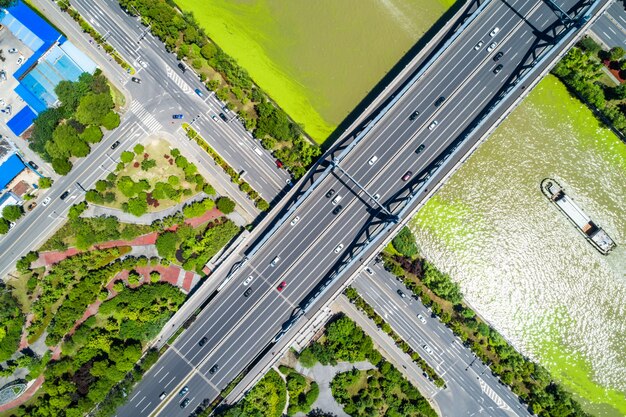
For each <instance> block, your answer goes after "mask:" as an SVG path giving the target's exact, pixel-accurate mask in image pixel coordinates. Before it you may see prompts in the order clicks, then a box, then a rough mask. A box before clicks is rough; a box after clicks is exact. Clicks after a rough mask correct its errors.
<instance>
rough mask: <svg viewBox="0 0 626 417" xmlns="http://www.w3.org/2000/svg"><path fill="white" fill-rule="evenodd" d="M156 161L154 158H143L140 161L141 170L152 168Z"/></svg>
mask: <svg viewBox="0 0 626 417" xmlns="http://www.w3.org/2000/svg"><path fill="white" fill-rule="evenodd" d="M156 164H157V163H156V161H155V160H154V159H144V160H143V161H141V169H142V170H143V171H148V170H150V168H154V167H155V166H156Z"/></svg>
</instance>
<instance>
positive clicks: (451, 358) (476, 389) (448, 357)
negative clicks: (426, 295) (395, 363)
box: [353, 263, 532, 417]
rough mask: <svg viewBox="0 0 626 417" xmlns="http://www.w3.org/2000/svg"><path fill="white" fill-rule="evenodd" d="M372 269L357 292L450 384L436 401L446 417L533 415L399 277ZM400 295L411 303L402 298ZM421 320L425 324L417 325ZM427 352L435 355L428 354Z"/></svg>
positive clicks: (357, 282)
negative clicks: (427, 350)
mask: <svg viewBox="0 0 626 417" xmlns="http://www.w3.org/2000/svg"><path fill="white" fill-rule="evenodd" d="M370 269H371V270H372V272H373V274H372V275H370V274H369V273H367V272H365V271H363V272H361V273H360V274H359V275H358V276H357V277H356V279H355V281H354V284H353V286H354V287H355V288H356V289H357V291H358V292H359V294H360V295H361V296H362V297H363V299H364V300H365V301H366V302H367V303H368V304H369V305H371V306H372V307H373V308H374V310H376V312H377V313H378V314H379V315H381V317H384V319H385V321H386V322H387V323H389V325H390V326H391V328H392V329H393V330H394V331H395V332H396V333H398V335H400V337H401V338H402V339H403V340H404V341H406V342H407V343H408V344H409V345H410V346H411V348H413V350H414V351H416V352H418V353H419V355H420V356H421V357H422V358H423V359H424V360H425V361H426V362H427V363H428V364H429V365H430V366H432V367H433V368H434V369H435V370H436V371H437V374H438V375H440V376H441V377H442V378H443V379H444V380H445V381H446V386H447V388H446V389H444V390H440V391H439V392H437V393H436V394H435V395H434V396H433V397H434V400H435V401H436V402H437V405H438V406H439V409H440V410H441V411H442V416H443V417H456V416H459V415H483V416H490V417H497V416H502V417H507V416H511V415H517V416H531V415H532V414H530V413H529V412H528V410H527V408H526V407H525V406H523V405H521V404H520V402H519V400H518V398H517V396H516V395H515V394H513V393H512V392H511V390H509V389H508V388H507V387H505V386H504V385H502V384H500V382H499V380H498V378H497V377H495V376H493V374H492V373H491V371H490V370H489V368H487V367H486V366H485V364H484V363H482V361H481V360H480V359H478V358H477V357H476V356H475V355H474V353H473V352H472V351H471V350H470V349H469V348H467V347H465V346H463V344H462V342H461V340H460V339H458V338H457V337H456V336H455V335H454V334H453V333H452V331H451V330H450V329H448V328H447V327H446V326H445V325H444V324H443V323H442V322H441V321H439V319H438V318H437V317H436V316H432V313H431V312H430V310H428V309H427V308H426V307H425V306H424V305H423V304H422V303H421V301H417V300H415V299H414V298H413V297H411V294H412V293H411V291H410V290H408V289H407V288H406V287H405V286H404V285H403V284H402V283H401V282H400V281H399V280H397V279H396V277H395V276H393V275H392V274H390V273H389V272H387V271H385V269H384V268H383V267H382V264H381V263H378V264H375V265H371V266H370ZM398 291H401V292H402V293H403V294H405V295H406V297H405V298H402V297H400V295H399V294H398ZM418 314H419V315H422V317H423V318H424V320H425V323H422V322H421V321H420V320H419V319H418ZM424 346H428V347H429V348H430V349H431V350H432V351H433V353H432V354H430V353H428V352H426V351H425V350H424Z"/></svg>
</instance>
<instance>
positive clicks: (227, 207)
mask: <svg viewBox="0 0 626 417" xmlns="http://www.w3.org/2000/svg"><path fill="white" fill-rule="evenodd" d="M216 204H217V209H218V210H219V211H221V212H222V213H224V214H230V213H232V212H233V211H235V202H234V201H233V200H231V199H230V198H228V197H220V198H218V199H217V201H216Z"/></svg>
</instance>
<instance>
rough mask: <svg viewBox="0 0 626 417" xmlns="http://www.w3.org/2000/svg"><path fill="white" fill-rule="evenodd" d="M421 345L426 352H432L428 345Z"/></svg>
mask: <svg viewBox="0 0 626 417" xmlns="http://www.w3.org/2000/svg"><path fill="white" fill-rule="evenodd" d="M423 347H424V350H425V351H426V352H427V353H430V354H431V355H432V354H433V350H432V349H431V348H430V346H428V345H424V346H423Z"/></svg>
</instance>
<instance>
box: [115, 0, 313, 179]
mask: <svg viewBox="0 0 626 417" xmlns="http://www.w3.org/2000/svg"><path fill="white" fill-rule="evenodd" d="M118 1H119V4H120V6H121V7H122V8H123V9H125V10H126V11H127V13H128V14H130V15H134V16H136V15H137V13H139V14H140V15H141V18H142V23H143V24H144V25H145V26H148V25H150V30H151V32H152V34H153V35H154V36H156V37H158V38H159V39H160V40H161V41H162V42H163V43H164V44H165V49H166V50H168V51H169V52H173V53H176V55H177V57H178V59H179V60H182V61H186V62H187V63H188V64H189V65H190V66H191V67H192V68H193V69H194V70H195V71H196V73H197V74H198V75H199V77H200V79H201V80H202V81H203V82H206V84H205V85H206V87H207V88H208V89H209V90H212V91H215V95H216V97H217V98H218V99H220V100H221V101H223V102H226V103H227V104H226V106H225V107H226V108H228V109H229V110H232V111H235V112H236V113H237V116H238V117H239V119H241V120H242V121H243V124H244V126H245V127H246V129H248V130H249V131H251V132H252V134H253V135H254V137H255V138H257V139H259V140H261V143H262V145H263V147H264V148H266V149H268V150H271V151H272V152H273V153H274V155H275V156H276V157H277V158H279V159H280V160H281V161H282V163H283V164H284V165H285V167H287V168H289V170H290V171H291V173H292V174H293V176H294V177H295V178H300V177H302V176H303V175H304V174H305V173H306V171H307V168H308V167H309V166H310V165H311V164H312V163H313V162H314V161H315V159H316V158H317V157H318V156H319V155H320V154H321V149H320V148H319V146H317V145H315V144H314V143H313V142H312V141H310V140H308V138H306V137H305V136H304V135H303V130H302V128H301V126H300V125H298V124H297V123H295V122H294V121H293V120H291V119H290V118H289V116H288V115H287V113H285V112H284V111H283V110H282V109H281V108H280V107H278V106H277V105H276V104H275V103H274V102H272V101H271V100H270V99H269V98H268V96H267V94H265V93H264V92H263V91H262V90H261V89H260V88H259V87H258V86H257V85H256V84H254V82H253V81H252V79H251V78H250V76H249V74H248V72H247V71H246V70H245V69H243V68H242V67H241V66H239V65H238V64H237V62H236V61H235V60H234V59H233V58H232V57H230V56H229V55H227V54H226V53H224V51H223V50H222V49H221V48H219V47H218V46H217V45H216V44H215V43H213V42H212V41H211V40H210V39H209V38H208V37H207V36H206V34H205V32H204V30H203V29H202V28H201V27H200V26H199V25H198V22H197V21H196V20H195V18H194V17H193V14H192V13H187V12H182V11H181V10H180V9H178V8H177V7H176V6H175V5H174V4H173V2H162V1H150V2H146V1H137V0H118ZM180 65H181V66H182V67H183V68H185V69H186V67H185V66H183V64H182V63H181V64H180Z"/></svg>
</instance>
